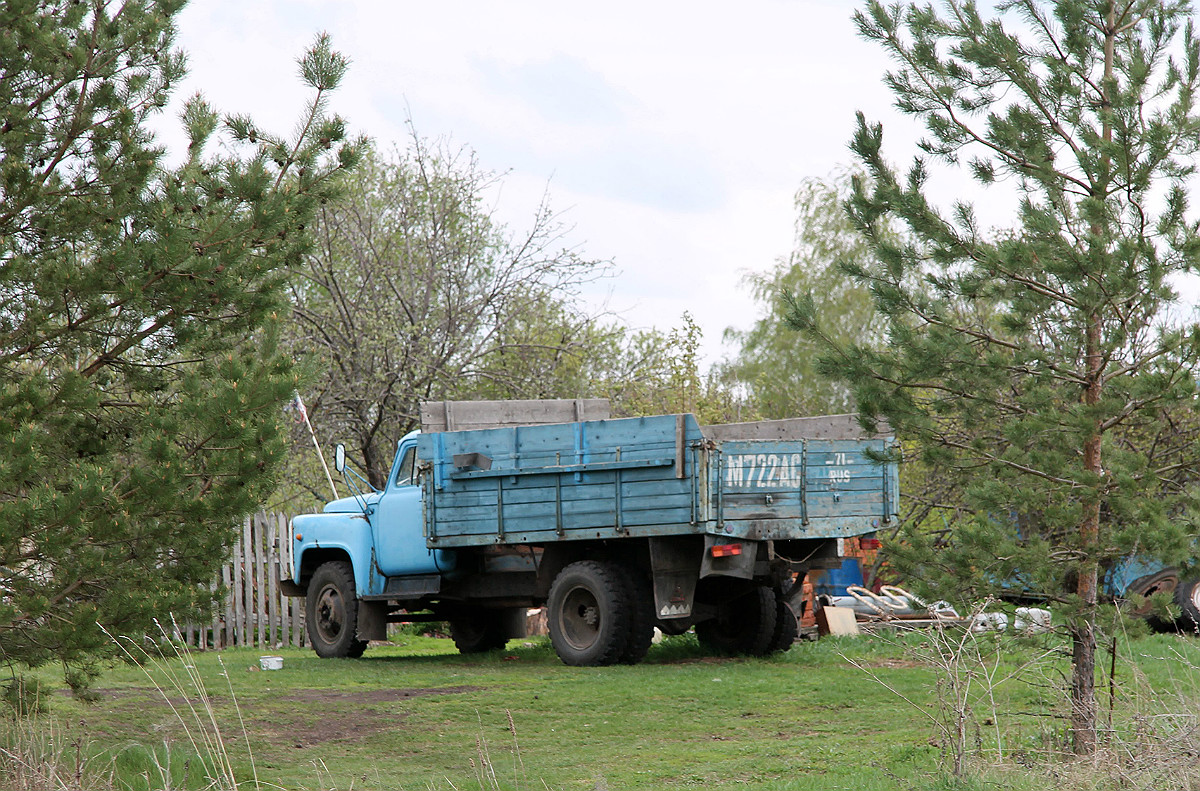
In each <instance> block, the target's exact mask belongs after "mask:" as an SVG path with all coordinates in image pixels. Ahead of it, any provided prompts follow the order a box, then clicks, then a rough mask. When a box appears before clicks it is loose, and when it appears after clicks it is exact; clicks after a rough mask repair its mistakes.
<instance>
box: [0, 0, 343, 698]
mask: <svg viewBox="0 0 1200 791" xmlns="http://www.w3.org/2000/svg"><path fill="white" fill-rule="evenodd" d="M181 5H182V3H177V2H137V1H135V2H130V3H124V4H120V5H109V4H102V3H97V4H92V3H79V2H25V1H24V0H16V1H15V2H8V3H5V4H3V5H2V6H0V171H2V174H3V177H2V179H0V447H3V448H4V449H5V459H6V461H5V463H4V464H3V465H0V661H3V662H5V663H7V664H9V665H17V666H20V665H26V666H37V665H41V664H44V663H46V662H48V661H51V660H54V659H57V660H59V661H61V662H62V663H63V665H64V666H65V667H66V668H67V670H68V677H69V679H70V681H71V684H72V686H73V687H76V688H83V687H84V686H85V685H86V682H87V678H88V676H89V675H90V674H92V673H94V672H95V670H96V666H95V664H94V658H95V657H96V656H98V655H103V654H105V653H108V652H109V651H110V650H111V646H110V645H109V641H108V640H107V639H106V638H105V637H104V636H103V634H101V632H100V631H99V630H98V628H97V626H96V623H97V622H98V621H99V622H102V623H104V624H105V625H107V626H108V627H109V628H111V629H112V630H114V631H117V632H126V633H131V634H140V633H143V632H144V631H146V630H147V629H148V628H150V627H151V620H152V619H153V618H154V617H155V616H159V617H165V616H166V615H167V614H168V613H170V612H176V613H179V614H180V615H181V617H182V616H185V615H187V614H190V613H196V612H198V611H201V610H203V609H204V608H206V607H207V606H208V605H209V604H210V602H211V600H212V596H213V593H212V591H211V590H210V585H211V582H212V579H213V573H214V571H215V569H216V568H218V566H219V564H220V563H221V562H222V561H223V560H224V559H225V557H226V556H227V554H228V546H229V543H230V541H231V540H232V537H233V527H234V525H235V524H236V522H237V520H238V519H239V518H240V516H241V515H242V514H244V513H247V512H249V511H251V510H253V509H254V508H255V507H256V506H257V505H258V504H259V503H260V502H261V499H262V497H263V496H264V494H265V493H266V492H267V491H269V490H270V486H271V479H272V476H273V474H274V472H275V471H276V469H277V467H278V464H279V462H280V460H281V459H282V454H283V451H284V443H283V437H282V436H281V432H280V425H279V424H280V420H279V414H280V412H279V407H280V405H281V404H282V403H283V402H285V401H286V399H287V396H288V394H289V392H290V390H291V389H292V388H293V387H294V386H295V374H294V372H293V370H292V365H291V363H290V361H289V360H288V358H287V357H286V356H284V355H283V354H281V353H280V351H279V349H278V344H277V337H278V336H277V332H276V329H275V327H276V324H277V321H278V319H279V317H280V315H281V308H282V305H283V304H284V303H283V300H282V297H283V280H282V275H283V271H284V268H285V266H287V265H289V264H291V263H293V262H295V261H297V260H298V259H299V258H300V257H301V256H302V255H303V253H304V252H305V251H306V249H307V247H308V245H309V236H308V234H307V233H306V232H305V226H306V224H307V223H309V222H311V217H312V215H313V213H314V211H315V209H316V207H317V206H318V204H319V203H320V202H322V201H325V200H327V199H328V198H329V197H330V196H331V195H332V193H333V190H332V187H333V177H334V176H335V175H336V174H337V173H339V172H340V171H341V170H343V169H344V168H345V167H347V166H349V165H352V164H353V163H354V161H355V160H356V159H357V158H358V156H359V155H358V149H359V147H360V145H361V143H356V142H347V141H346V139H345V138H346V136H345V124H344V122H343V121H342V120H341V119H339V118H336V117H330V116H327V115H326V114H325V112H324V109H323V108H324V105H325V104H326V101H327V98H328V92H329V91H330V90H332V88H333V87H335V86H336V84H337V81H338V79H339V78H340V76H341V72H342V71H343V69H344V63H343V62H342V61H340V60H339V56H337V55H336V54H335V53H333V52H332V51H331V49H330V46H329V41H328V39H326V38H324V37H321V38H318V40H317V41H316V43H315V44H314V46H313V48H312V49H311V50H310V51H309V52H308V53H307V55H305V56H304V57H303V58H302V60H301V64H302V66H303V69H304V70H305V77H306V80H307V81H308V84H309V85H310V86H311V87H312V88H313V98H312V102H311V104H310V105H309V106H308V107H307V108H306V111H305V113H304V115H303V117H302V118H301V124H300V127H299V129H300V131H299V132H298V133H297V134H296V136H295V137H293V138H281V137H275V136H273V135H270V134H269V133H267V132H265V131H264V130H261V129H258V128H257V127H255V126H254V124H253V123H252V122H251V121H250V119H247V118H226V119H224V120H222V119H221V118H220V117H219V116H218V115H217V114H216V113H215V112H214V111H213V110H212V108H211V107H209V105H208V104H207V103H206V102H205V101H204V100H203V99H202V98H201V97H200V96H195V97H193V98H192V99H191V100H189V102H188V103H187V106H186V109H185V110H184V112H183V115H182V120H183V123H184V125H185V127H186V130H187V133H188V135H189V139H190V145H189V147H188V150H187V156H186V159H185V161H183V163H182V164H180V165H179V166H178V167H175V168H167V167H165V166H164V165H163V163H162V156H163V151H162V149H161V148H160V147H159V146H157V145H156V143H155V141H154V138H153V136H152V134H151V133H150V132H149V131H148V128H147V121H148V119H149V118H150V117H151V116H152V115H154V114H155V113H158V112H161V108H162V107H163V106H164V105H165V104H166V101H167V98H168V95H169V91H170V89H171V86H172V85H174V84H176V83H177V82H178V81H179V80H180V79H182V77H183V76H184V56H183V54H182V53H180V52H178V51H176V50H173V49H172V39H173V34H174V28H173V21H172V20H173V17H174V16H175V14H176V13H177V12H178V10H179V8H180V7H181ZM218 133H220V134H221V135H222V136H224V138H225V140H223V141H222V145H221V148H220V150H219V153H210V152H209V149H210V147H211V146H210V144H211V143H212V142H213V141H214V139H215V138H217V137H218Z"/></svg>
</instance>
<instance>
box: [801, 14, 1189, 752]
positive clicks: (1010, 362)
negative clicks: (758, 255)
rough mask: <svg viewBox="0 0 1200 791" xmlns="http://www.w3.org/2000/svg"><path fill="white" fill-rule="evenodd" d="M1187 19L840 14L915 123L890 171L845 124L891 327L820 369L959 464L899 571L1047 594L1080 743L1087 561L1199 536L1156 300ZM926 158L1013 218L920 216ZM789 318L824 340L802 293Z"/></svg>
mask: <svg viewBox="0 0 1200 791" xmlns="http://www.w3.org/2000/svg"><path fill="white" fill-rule="evenodd" d="M1188 11H1189V6H1188V5H1187V4H1186V3H1162V2H1149V1H1147V0H1120V1H1119V2H1115V3H1109V2H1083V1H1081V0H1058V1H1057V2H1037V0H1017V1H1016V2H1010V3H1005V4H1003V5H1002V6H1001V13H1003V14H1006V15H1008V16H1009V17H1012V18H1014V19H1015V22H1016V24H1014V25H1012V26H1006V25H1005V24H1004V23H1002V22H1001V21H1000V20H999V19H996V20H992V19H985V18H983V17H982V16H980V14H979V11H978V9H977V7H976V6H975V4H973V3H965V2H958V0H950V2H947V3H946V4H945V8H944V11H943V12H942V13H938V12H936V11H934V10H933V9H932V8H931V7H928V6H918V5H915V4H897V5H894V6H885V5H884V4H882V3H879V2H869V3H867V5H866V8H865V10H864V11H862V12H860V13H858V14H856V17H855V19H856V22H857V24H858V26H859V30H860V31H861V33H862V34H863V36H865V37H866V38H868V39H871V40H873V41H877V42H878V43H880V44H881V45H882V46H883V47H884V48H885V49H886V50H887V51H888V53H889V54H890V55H891V56H892V57H893V58H894V59H895V61H896V62H897V63H898V64H899V65H898V67H897V69H896V70H895V71H893V72H891V73H889V74H888V75H887V83H888V85H889V87H890V88H891V89H892V91H893V92H894V93H895V94H896V98H897V105H898V106H899V107H900V108H901V109H902V110H903V111H905V112H907V113H910V114H912V115H914V116H916V117H917V118H918V119H920V120H921V121H923V122H924V124H925V126H926V129H927V132H928V134H927V136H926V137H925V139H924V140H923V141H922V142H921V144H920V145H921V148H922V149H923V151H924V152H925V154H926V156H925V157H922V158H917V159H915V160H914V162H913V164H912V166H911V168H910V169H909V171H908V173H907V174H906V175H903V176H902V175H900V174H899V173H897V172H896V171H895V170H893V169H892V167H891V166H890V165H889V164H888V163H887V162H886V161H885V159H884V157H883V147H882V143H883V132H882V128H881V127H880V126H879V125H873V124H869V123H868V122H867V121H866V119H865V118H863V117H862V116H861V115H860V118H859V125H858V130H857V132H856V134H855V136H854V140H853V143H852V148H853V149H854V151H855V153H856V154H857V155H858V157H859V158H860V160H861V162H862V164H863V165H864V167H865V168H866V169H867V172H868V174H869V176H870V180H869V181H866V180H859V181H856V183H855V190H854V194H853V196H852V197H851V199H850V200H849V202H848V208H849V211H850V215H851V218H852V220H853V222H854V224H855V226H856V227H857V228H858V229H859V230H860V231H861V232H862V233H863V234H864V236H865V237H866V238H867V240H868V241H869V243H870V244H871V246H872V248H873V250H874V254H875V255H874V260H873V261H871V262H869V263H866V264H864V265H862V266H851V267H848V268H847V271H848V272H849V273H850V274H852V275H853V276H854V277H855V278H857V280H858V281H859V282H860V283H862V284H864V285H869V287H870V288H871V291H872V294H873V296H874V298H875V303H876V307H877V309H878V310H879V311H880V313H881V314H882V315H883V316H884V319H885V322H886V328H887V329H886V333H887V340H888V343H887V346H886V348H883V349H873V348H870V347H867V346H864V345H861V344H847V345H842V346H839V347H837V348H836V350H835V351H833V352H831V353H827V354H826V355H825V356H823V357H822V359H821V362H820V366H821V369H822V370H823V371H825V372H826V373H827V374H830V375H833V376H836V377H839V378H840V379H842V380H843V381H846V382H847V383H849V385H850V386H851V388H852V389H853V392H854V395H855V398H856V401H857V403H858V405H859V408H860V410H861V411H862V412H863V413H865V414H866V415H868V416H869V417H870V418H886V419H887V421H888V422H889V423H890V425H891V426H892V428H893V429H895V430H896V431H897V433H898V434H899V435H900V436H902V437H904V438H906V439H908V440H911V441H913V442H915V443H916V445H917V447H918V448H919V452H920V454H921V458H922V460H923V461H924V462H925V463H926V464H928V465H930V466H931V467H932V466H936V467H938V468H941V469H946V470H950V471H953V472H954V473H956V474H957V475H958V476H959V482H960V484H961V486H962V487H963V488H962V491H963V500H964V502H965V504H966V505H967V506H968V508H969V512H970V513H969V515H968V516H967V517H966V518H964V519H963V520H962V521H960V522H959V523H958V524H956V525H955V530H954V533H953V536H952V540H951V541H950V543H949V544H948V545H946V546H943V547H937V548H936V549H937V551H935V547H934V546H932V545H930V543H929V542H928V537H927V536H926V535H925V534H922V533H920V532H916V531H914V532H912V533H911V534H910V536H909V538H910V542H911V543H910V548H911V550H912V551H911V553H909V555H908V560H909V561H910V568H911V569H912V573H913V575H914V577H915V578H919V579H921V580H924V581H926V582H928V583H931V584H934V585H938V586H941V589H942V590H943V591H947V592H948V591H957V592H959V593H961V594H962V595H967V596H969V595H971V594H978V593H982V592H984V591H985V590H988V589H994V588H996V587H997V586H1002V587H1011V586H1014V585H1018V586H1024V587H1027V588H1028V589H1029V590H1030V591H1032V592H1037V593H1039V594H1042V595H1045V596H1047V597H1049V598H1050V599H1051V600H1054V601H1058V602H1061V603H1062V604H1064V605H1065V606H1066V607H1067V608H1068V609H1067V612H1068V614H1069V615H1070V616H1071V620H1070V628H1071V630H1072V634H1073V636H1074V638H1075V659H1076V662H1075V676H1074V682H1075V686H1074V689H1073V695H1074V703H1075V711H1074V714H1075V717H1076V720H1075V722H1074V723H1073V733H1074V735H1075V737H1076V743H1075V746H1076V749H1077V750H1079V751H1081V752H1088V751H1090V750H1091V749H1093V747H1094V742H1093V741H1092V740H1093V739H1094V725H1095V708H1094V700H1092V699H1091V684H1092V682H1091V675H1092V665H1091V662H1092V655H1093V651H1094V648H1095V639H1096V638H1095V630H1096V613H1097V596H1096V593H1097V580H1098V578H1099V577H1101V576H1102V575H1103V572H1104V570H1106V569H1107V568H1109V567H1111V566H1112V564H1114V563H1115V562H1116V561H1117V560H1119V559H1120V558H1121V557H1123V556H1126V555H1128V554H1132V553H1138V554H1143V555H1147V556H1151V557H1157V558H1160V559H1162V560H1163V561H1167V562H1176V561H1179V560H1181V559H1183V558H1185V557H1186V556H1187V555H1188V554H1189V553H1190V552H1191V551H1194V541H1195V538H1196V535H1197V530H1196V526H1195V525H1196V522H1195V520H1194V514H1195V501H1194V498H1193V484H1192V481H1194V479H1195V474H1196V472H1197V454H1196V452H1195V450H1194V448H1195V439H1196V420H1195V418H1194V416H1193V409H1192V403H1193V399H1194V398H1195V397H1196V382H1195V374H1194V371H1195V366H1196V362H1197V359H1198V356H1200V328H1197V327H1195V326H1175V325H1173V324H1172V312H1171V311H1172V308H1173V306H1174V305H1175V302H1176V299H1177V297H1176V294H1175V292H1174V291H1173V290H1172V286H1171V283H1172V278H1173V277H1175V276H1177V275H1179V274H1182V273H1186V272H1190V271H1193V270H1194V268H1195V267H1196V264H1197V255H1198V253H1200V236H1198V235H1197V228H1196V225H1195V224H1194V222H1193V221H1192V220H1190V219H1188V216H1189V210H1188V201H1187V193H1186V181H1187V179H1188V178H1189V177H1190V176H1191V175H1192V174H1193V173H1194V171H1195V166H1194V160H1195V154H1196V151H1197V146H1198V144H1200V116H1198V115H1197V113H1196V109H1195V98H1196V90H1197V85H1198V82H1200V41H1198V40H1197V37H1196V33H1195V30H1194V29H1193V26H1192V23H1191V21H1190V19H1189V17H1188ZM931 162H941V163H943V164H944V165H946V166H948V168H949V169H951V170H955V169H958V170H965V171H966V172H967V173H968V174H969V176H970V177H971V178H973V179H974V180H975V181H976V182H978V184H979V185H981V188H982V189H985V190H986V189H993V190H994V189H996V188H997V185H1004V188H1008V189H1015V190H1016V197H1017V198H1018V204H1017V216H1016V217H1015V219H1014V224H1013V226H1012V227H1011V228H1010V229H1008V230H1007V231H1004V232H1001V233H994V232H986V231H985V230H984V229H982V228H981V227H980V224H979V221H978V220H977V219H976V216H975V213H974V209H973V207H972V206H971V205H970V204H969V203H967V202H966V201H959V202H956V203H955V204H954V205H953V207H952V208H951V210H950V211H949V212H948V213H943V212H942V211H941V210H939V209H938V208H937V207H936V206H935V205H934V204H933V203H932V202H931V200H930V197H929V181H930V179H931V177H932V175H933V171H932V170H931ZM892 221H899V222H901V223H903V225H904V227H905V232H906V235H905V236H904V237H903V238H901V239H896V238H895V237H893V236H891V235H890V234H889V233H887V232H886V231H887V228H888V227H889V225H888V223H890V222H892ZM789 318H790V320H791V321H792V322H793V324H794V325H795V326H797V327H800V328H803V329H805V330H806V331H807V332H808V333H810V336H811V337H817V338H822V339H824V340H826V341H829V340H831V335H830V334H829V333H828V332H826V331H824V330H823V328H822V316H821V315H820V314H819V312H818V311H816V310H815V308H814V305H813V303H812V302H811V300H804V299H797V300H795V301H794V303H793V305H792V311H791V313H790V314H789ZM829 345H830V346H831V347H832V346H835V344H832V343H831V344H829ZM943 595H945V594H943Z"/></svg>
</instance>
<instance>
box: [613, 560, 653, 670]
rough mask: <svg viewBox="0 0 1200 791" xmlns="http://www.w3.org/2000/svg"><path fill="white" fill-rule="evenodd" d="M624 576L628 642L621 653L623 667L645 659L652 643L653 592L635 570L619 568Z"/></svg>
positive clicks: (644, 578) (645, 580) (647, 581)
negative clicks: (627, 608) (627, 610)
mask: <svg viewBox="0 0 1200 791" xmlns="http://www.w3.org/2000/svg"><path fill="white" fill-rule="evenodd" d="M620 570H621V572H622V573H623V574H624V575H625V590H626V600H627V602H628V606H629V641H628V643H627V644H626V645H625V650H624V651H622V652H621V657H620V659H618V660H617V661H619V662H620V663H621V664H623V665H636V664H637V663H638V662H641V661H642V660H643V659H645V658H646V652H648V651H649V650H650V644H651V643H652V642H654V621H655V618H654V591H653V590H651V588H650V581H649V580H647V579H646V577H645V576H644V575H643V574H642V573H641V572H640V571H639V570H638V569H636V568H630V567H628V566H622V567H620Z"/></svg>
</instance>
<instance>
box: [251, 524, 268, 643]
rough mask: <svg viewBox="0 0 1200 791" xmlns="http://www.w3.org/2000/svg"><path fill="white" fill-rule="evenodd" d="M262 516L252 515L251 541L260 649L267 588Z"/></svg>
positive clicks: (262, 638)
mask: <svg viewBox="0 0 1200 791" xmlns="http://www.w3.org/2000/svg"><path fill="white" fill-rule="evenodd" d="M261 517H262V514H261V513H259V514H255V515H254V532H253V536H252V540H253V541H254V588H255V591H254V592H255V596H256V598H255V601H254V604H255V607H254V615H255V619H254V620H255V625H256V626H257V627H258V629H257V635H258V642H257V643H256V645H258V646H259V647H262V646H263V645H264V644H265V640H266V634H265V630H266V617H265V616H266V610H267V586H266V585H264V584H263V581H264V578H265V577H266V557H265V554H264V552H263V522H262V519H261Z"/></svg>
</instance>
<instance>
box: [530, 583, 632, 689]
mask: <svg viewBox="0 0 1200 791" xmlns="http://www.w3.org/2000/svg"><path fill="white" fill-rule="evenodd" d="M628 595H629V594H628V590H627V584H626V575H625V572H624V571H622V570H621V569H619V568H618V567H616V566H613V565H611V564H608V563H600V562H597V561H594V560H581V561H577V562H575V563H572V564H570V565H569V566H567V567H566V568H564V569H563V570H562V571H560V572H559V573H558V576H557V577H555V578H554V583H553V584H552V585H551V586H550V596H549V599H548V600H547V602H546V618H547V621H548V622H549V627H550V642H551V643H552V644H553V645H554V651H555V653H557V654H558V658H559V659H561V660H562V661H563V663H564V664H567V665H573V666H576V667H586V666H598V665H611V664H613V663H614V662H617V661H620V659H621V656H622V655H623V654H624V653H625V650H626V648H627V647H628V645H629V635H630V624H629V621H630V607H629V601H628Z"/></svg>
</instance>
